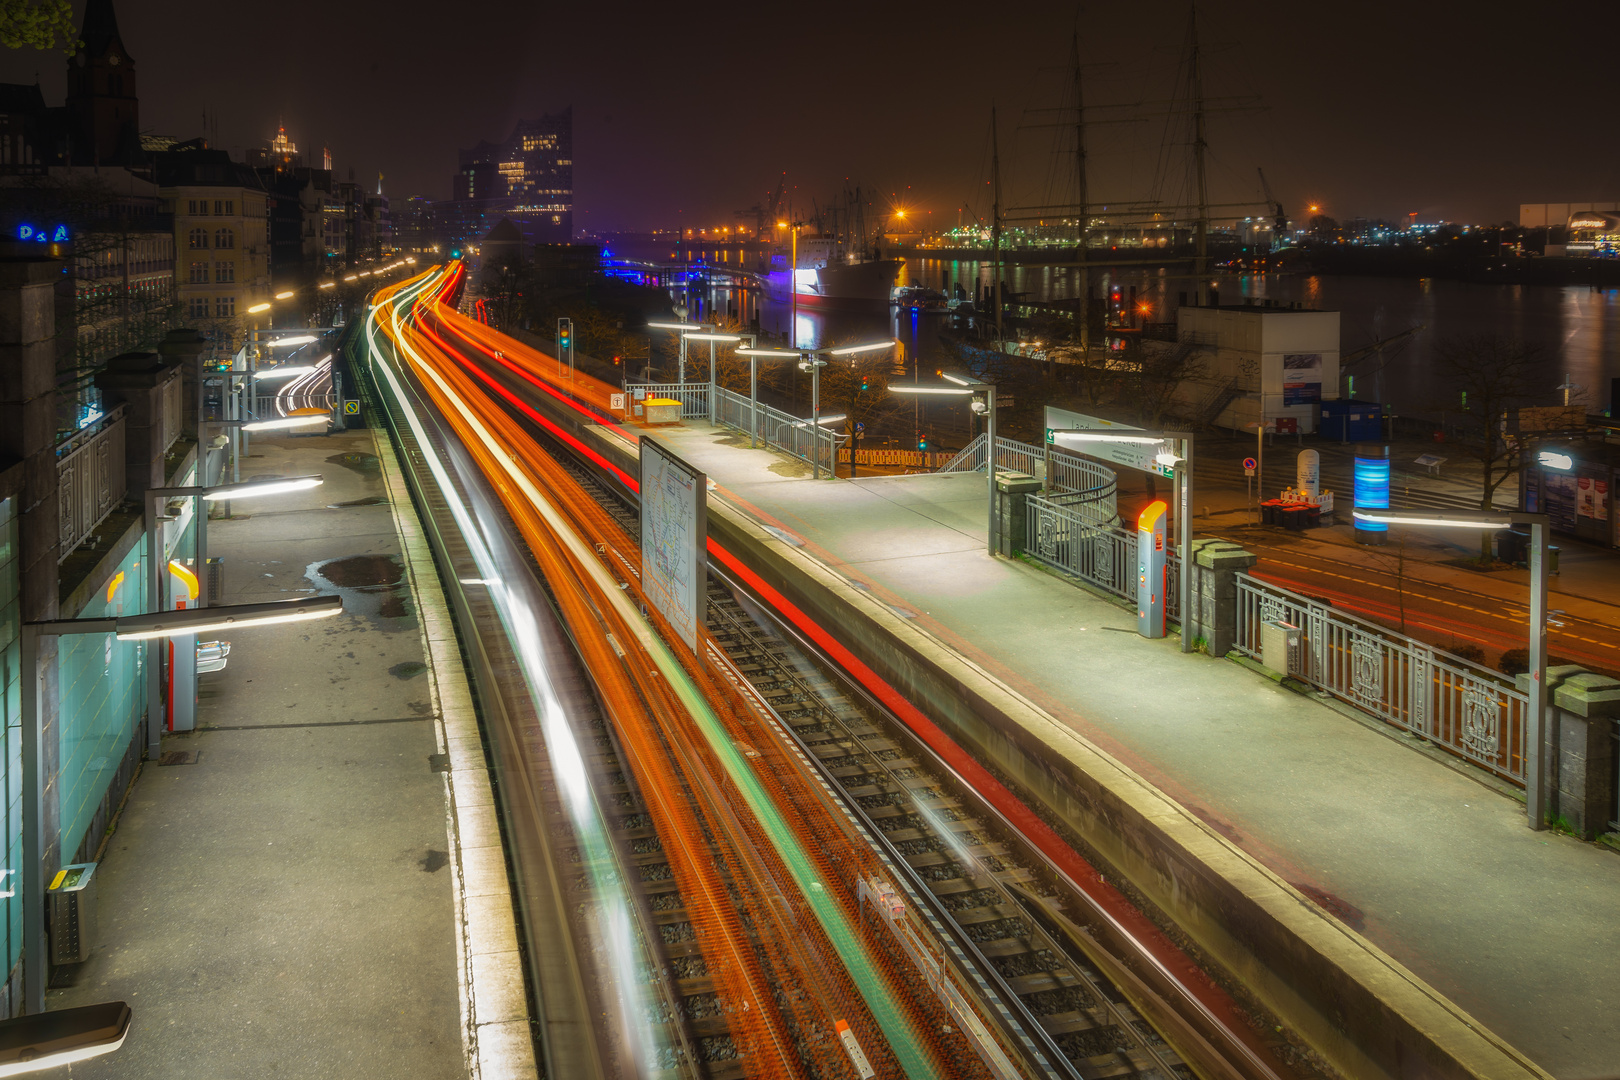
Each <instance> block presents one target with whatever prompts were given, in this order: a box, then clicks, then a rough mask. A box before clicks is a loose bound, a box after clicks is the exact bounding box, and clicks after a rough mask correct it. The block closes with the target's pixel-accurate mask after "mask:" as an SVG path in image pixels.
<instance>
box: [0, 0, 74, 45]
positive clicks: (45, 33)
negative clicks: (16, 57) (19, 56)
mask: <svg viewBox="0 0 1620 1080" xmlns="http://www.w3.org/2000/svg"><path fill="white" fill-rule="evenodd" d="M58 40H60V41H61V42H62V43H63V45H62V51H63V52H65V53H67V54H68V55H69V56H72V55H73V54H74V53H76V52H78V51H79V45H80V41H79V36H78V35H77V34H75V33H74V32H73V8H72V6H71V5H70V4H69V3H68V0H39V2H38V3H34V2H33V0H0V45H4V46H5V47H6V48H8V49H21V48H23V47H24V46H27V47H29V48H32V49H54V48H56V43H57V41H58Z"/></svg>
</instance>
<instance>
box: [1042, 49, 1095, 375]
mask: <svg viewBox="0 0 1620 1080" xmlns="http://www.w3.org/2000/svg"><path fill="white" fill-rule="evenodd" d="M1070 51H1071V58H1072V61H1073V63H1074V169H1075V175H1076V176H1077V177H1078V178H1079V195H1080V205H1079V211H1080V230H1079V232H1080V243H1079V244H1078V245H1077V250H1076V252H1075V257H1076V261H1077V262H1078V263H1079V269H1080V355H1081V357H1082V358H1083V357H1086V356H1088V355H1090V352H1091V271H1090V269H1089V268H1088V267H1087V266H1086V226H1087V225H1088V224H1090V221H1091V218H1090V210H1089V209H1088V206H1087V204H1088V202H1089V199H1088V197H1087V196H1088V195H1089V192H1088V190H1087V188H1086V95H1085V87H1084V85H1083V84H1082V83H1081V81H1080V31H1078V30H1076V31H1075V32H1074V37H1073V39H1072V42H1071V49H1070ZM1051 355H1052V354H1051V352H1050V351H1048V352H1047V356H1048V360H1047V374H1048V375H1051V374H1053V373H1054V368H1055V365H1056V361H1054V360H1052V359H1050V357H1051ZM1082 362H1084V361H1083V360H1082Z"/></svg>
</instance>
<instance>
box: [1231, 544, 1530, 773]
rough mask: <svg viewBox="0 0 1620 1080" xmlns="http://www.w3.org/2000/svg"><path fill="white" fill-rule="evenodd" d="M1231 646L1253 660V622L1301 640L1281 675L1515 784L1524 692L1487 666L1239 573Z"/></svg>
mask: <svg viewBox="0 0 1620 1080" xmlns="http://www.w3.org/2000/svg"><path fill="white" fill-rule="evenodd" d="M1237 581H1238V612H1237V620H1238V624H1237V649H1238V651H1239V652H1241V653H1243V654H1244V655H1245V656H1249V657H1252V658H1254V659H1256V660H1258V659H1260V632H1261V628H1262V627H1264V626H1265V625H1266V624H1267V623H1271V622H1279V621H1280V622H1285V623H1288V624H1290V625H1292V626H1296V627H1298V628H1299V629H1300V632H1301V637H1302V639H1303V640H1302V642H1301V647H1300V648H1299V650H1298V652H1297V654H1296V655H1297V657H1298V659H1297V661H1295V664H1294V666H1296V667H1297V668H1298V670H1294V671H1290V672H1288V674H1289V675H1292V676H1294V677H1295V678H1298V679H1302V680H1304V681H1305V682H1308V683H1310V684H1311V685H1312V686H1315V687H1317V688H1318V689H1320V690H1324V691H1326V692H1327V693H1329V694H1332V695H1333V696H1334V697H1336V698H1339V699H1340V700H1341V701H1345V702H1348V703H1349V704H1351V705H1354V706H1355V707H1356V708H1358V709H1361V710H1362V711H1364V712H1368V713H1371V714H1372V715H1374V716H1377V717H1379V718H1380V719H1383V720H1386V721H1388V722H1389V723H1391V724H1394V725H1395V726H1396V727H1400V728H1404V729H1405V730H1407V731H1410V732H1412V733H1413V734H1415V735H1421V736H1422V737H1423V738H1425V739H1428V740H1429V741H1430V742H1433V743H1435V744H1436V745H1438V746H1440V747H1443V748H1444V749H1446V750H1449V751H1451V752H1452V753H1454V754H1456V755H1457V756H1459V757H1461V758H1464V759H1466V760H1468V761H1471V762H1473V763H1474V764H1475V765H1478V766H1480V767H1481V768H1484V769H1488V770H1490V771H1491V772H1493V773H1495V774H1496V775H1498V776H1500V777H1502V778H1503V779H1505V780H1511V781H1512V782H1513V783H1516V784H1518V785H1520V786H1523V785H1524V782H1525V771H1524V739H1525V725H1526V719H1527V717H1526V713H1527V711H1528V708H1529V696H1528V695H1527V694H1525V693H1524V692H1523V691H1520V690H1519V689H1517V688H1516V687H1514V686H1513V685H1511V684H1510V683H1508V682H1506V681H1504V680H1503V678H1502V676H1500V675H1498V674H1497V673H1496V672H1494V671H1491V670H1490V669H1489V668H1485V667H1481V666H1479V665H1478V664H1474V663H1470V662H1469V661H1467V660H1464V659H1463V658H1462V657H1460V656H1453V655H1452V654H1450V653H1447V652H1442V651H1441V650H1439V649H1435V648H1433V647H1431V646H1429V645H1426V644H1425V643H1423V642H1421V641H1416V640H1414V639H1412V638H1409V637H1404V636H1401V635H1399V634H1395V633H1393V632H1391V631H1388V630H1384V629H1382V628H1381V627H1378V626H1375V625H1374V624H1372V623H1369V622H1364V621H1362V620H1360V619H1357V618H1354V617H1352V616H1349V615H1344V614H1341V613H1339V612H1337V611H1334V610H1332V609H1330V608H1328V607H1326V606H1325V605H1323V604H1321V603H1318V602H1317V601H1314V600H1311V599H1310V598H1309V597H1305V596H1301V595H1299V594H1298V593H1295V592H1290V591H1288V590H1287V589H1282V588H1278V587H1277V586H1275V585H1271V584H1268V583H1266V582H1263V581H1259V580H1257V579H1255V578H1252V577H1250V576H1249V575H1247V574H1239V575H1238V576H1237Z"/></svg>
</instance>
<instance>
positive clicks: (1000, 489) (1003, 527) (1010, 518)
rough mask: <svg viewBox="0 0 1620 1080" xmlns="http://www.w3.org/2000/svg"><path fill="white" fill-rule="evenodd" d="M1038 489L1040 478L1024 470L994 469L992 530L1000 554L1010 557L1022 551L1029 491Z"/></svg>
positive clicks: (1032, 492) (1027, 519) (1027, 516)
mask: <svg viewBox="0 0 1620 1080" xmlns="http://www.w3.org/2000/svg"><path fill="white" fill-rule="evenodd" d="M1040 490H1041V482H1040V481H1039V480H1037V479H1035V478H1034V477H1033V476H1030V475H1029V474H1028V473H1021V472H1006V471H1003V470H1000V469H998V470H996V495H997V498H996V503H997V504H998V505H997V508H996V511H997V522H996V533H997V537H996V539H997V541H998V548H999V550H1000V552H1001V554H1003V555H1005V556H1007V557H1008V558H1011V557H1012V556H1014V555H1021V554H1023V551H1024V536H1025V534H1026V533H1027V532H1028V524H1027V523H1028V521H1029V503H1028V501H1027V500H1028V498H1029V496H1030V495H1032V494H1035V493H1036V492H1039V491H1040Z"/></svg>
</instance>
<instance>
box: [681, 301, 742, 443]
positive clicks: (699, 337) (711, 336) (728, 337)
mask: <svg viewBox="0 0 1620 1080" xmlns="http://www.w3.org/2000/svg"><path fill="white" fill-rule="evenodd" d="M702 325H704V326H709V325H710V324H707V323H704V324H702ZM714 329H719V328H718V327H717V326H716V327H714ZM742 339H743V336H742V335H741V334H717V333H712V332H709V331H705V332H703V333H697V334H682V335H681V340H682V341H683V342H685V341H688V340H690V341H707V342H708V343H709V398H708V400H709V423H711V424H712V423H714V422H715V419H714V418H715V407H714V387H715V378H714V361H715V357H714V344H715V342H717V341H725V342H738V341H741V340H742Z"/></svg>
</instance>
